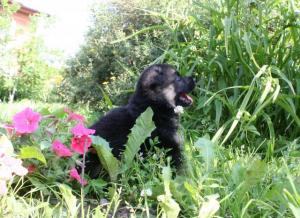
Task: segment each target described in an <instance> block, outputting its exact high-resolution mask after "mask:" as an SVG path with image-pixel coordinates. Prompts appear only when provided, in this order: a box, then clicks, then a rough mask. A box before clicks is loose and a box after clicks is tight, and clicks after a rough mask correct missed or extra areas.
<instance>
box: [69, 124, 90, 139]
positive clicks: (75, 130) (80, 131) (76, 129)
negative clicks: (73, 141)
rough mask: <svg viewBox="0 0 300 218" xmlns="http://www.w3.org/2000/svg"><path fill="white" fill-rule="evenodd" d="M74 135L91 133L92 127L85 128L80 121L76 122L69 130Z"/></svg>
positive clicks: (79, 135)
mask: <svg viewBox="0 0 300 218" xmlns="http://www.w3.org/2000/svg"><path fill="white" fill-rule="evenodd" d="M71 132H72V133H73V135H74V136H77V137H81V136H83V135H92V134H94V133H95V130H94V129H87V128H85V127H84V125H83V124H82V123H78V124H77V125H76V126H74V127H73V128H72V130H71Z"/></svg>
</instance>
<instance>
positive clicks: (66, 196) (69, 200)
mask: <svg viewBox="0 0 300 218" xmlns="http://www.w3.org/2000/svg"><path fill="white" fill-rule="evenodd" d="M58 187H59V190H60V193H61V195H62V198H63V200H64V203H65V205H66V206H67V208H68V210H67V211H68V213H69V216H68V217H71V218H73V217H74V218H75V217H77V211H78V208H79V206H77V199H76V197H75V196H74V195H73V194H72V189H71V188H70V187H69V186H67V185H65V184H60V185H59V186H58Z"/></svg>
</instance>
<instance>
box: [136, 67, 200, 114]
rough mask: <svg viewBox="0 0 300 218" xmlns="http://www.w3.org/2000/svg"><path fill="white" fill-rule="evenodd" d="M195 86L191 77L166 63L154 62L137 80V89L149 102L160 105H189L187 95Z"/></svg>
mask: <svg viewBox="0 0 300 218" xmlns="http://www.w3.org/2000/svg"><path fill="white" fill-rule="evenodd" d="M194 87H195V82H194V80H193V78H192V77H182V76H180V75H179V73H178V72H177V71H176V69H174V68H173V67H172V66H170V65H168V64H155V65H152V66H150V67H148V68H146V69H145V70H144V71H143V73H142V75H141V77H140V79H139V82H138V89H140V90H141V92H142V93H143V94H144V96H145V97H146V98H147V99H148V100H149V101H150V102H151V104H152V105H157V106H160V107H168V108H175V107H176V106H183V107H186V106H189V105H191V104H192V103H193V99H192V98H191V97H190V96H189V95H188V93H189V92H191V91H192V90H193V89H194Z"/></svg>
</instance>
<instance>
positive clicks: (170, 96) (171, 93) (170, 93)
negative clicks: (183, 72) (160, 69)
mask: <svg viewBox="0 0 300 218" xmlns="http://www.w3.org/2000/svg"><path fill="white" fill-rule="evenodd" d="M162 93H163V95H164V96H165V98H166V99H167V100H168V102H169V103H171V104H172V105H173V106H174V107H175V97H176V92H175V87H174V85H173V84H171V85H169V86H167V87H166V88H164V89H163V91H162Z"/></svg>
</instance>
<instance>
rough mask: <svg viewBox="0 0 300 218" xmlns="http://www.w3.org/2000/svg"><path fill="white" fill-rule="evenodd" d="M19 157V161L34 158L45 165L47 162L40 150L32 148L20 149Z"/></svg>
mask: <svg viewBox="0 0 300 218" xmlns="http://www.w3.org/2000/svg"><path fill="white" fill-rule="evenodd" d="M19 156H20V158H21V159H28V158H34V159H37V160H39V161H41V162H42V163H43V164H45V165H47V161H46V159H45V156H44V155H43V153H42V152H41V151H40V149H38V148H37V147H34V146H26V147H22V148H21V149H20V154H19Z"/></svg>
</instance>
